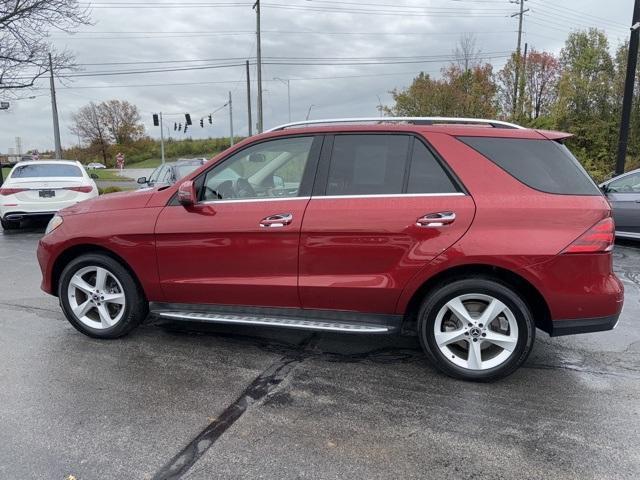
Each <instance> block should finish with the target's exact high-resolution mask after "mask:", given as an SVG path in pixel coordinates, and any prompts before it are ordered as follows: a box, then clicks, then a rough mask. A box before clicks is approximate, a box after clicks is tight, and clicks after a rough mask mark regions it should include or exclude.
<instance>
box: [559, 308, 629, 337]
mask: <svg viewBox="0 0 640 480" xmlns="http://www.w3.org/2000/svg"><path fill="white" fill-rule="evenodd" d="M619 318H620V314H619V313H617V314H615V315H610V316H608V317H596V318H580V319H573V320H553V321H552V322H551V331H550V332H549V335H550V336H552V337H560V336H562V335H575V334H576V333H591V332H603V331H606V330H613V329H614V328H616V325H617V324H618V319H619Z"/></svg>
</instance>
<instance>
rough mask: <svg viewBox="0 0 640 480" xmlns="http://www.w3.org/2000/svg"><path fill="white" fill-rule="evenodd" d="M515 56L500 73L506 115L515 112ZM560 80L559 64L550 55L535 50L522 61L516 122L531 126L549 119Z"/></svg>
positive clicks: (501, 99) (500, 99)
mask: <svg viewBox="0 0 640 480" xmlns="http://www.w3.org/2000/svg"><path fill="white" fill-rule="evenodd" d="M516 61H517V60H516V57H515V54H513V55H512V56H511V58H510V59H509V60H508V61H507V63H506V64H505V66H504V67H503V68H502V70H500V72H498V75H497V77H498V85H499V86H498V103H499V105H500V109H501V111H502V112H503V114H504V116H506V117H510V116H511V115H512V111H513V94H514V81H515V80H514V79H515V75H514V73H515V65H516ZM559 78H560V62H559V60H558V59H557V58H556V57H555V56H554V55H553V54H551V53H549V52H539V51H537V50H535V49H532V50H531V51H530V52H529V53H528V54H527V56H526V58H525V59H524V61H523V72H522V76H521V79H522V87H521V88H522V92H521V95H519V96H518V108H517V113H516V118H515V119H514V120H515V121H520V122H523V123H528V121H530V120H535V119H537V118H539V117H541V116H545V117H548V116H550V115H551V110H552V107H553V105H554V104H555V101H556V97H557V89H558V80H559Z"/></svg>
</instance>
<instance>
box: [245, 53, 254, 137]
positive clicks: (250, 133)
mask: <svg viewBox="0 0 640 480" xmlns="http://www.w3.org/2000/svg"><path fill="white" fill-rule="evenodd" d="M246 66H247V115H248V117H249V136H251V135H252V130H253V126H252V125H251V122H252V120H251V77H250V76H249V60H247V63H246Z"/></svg>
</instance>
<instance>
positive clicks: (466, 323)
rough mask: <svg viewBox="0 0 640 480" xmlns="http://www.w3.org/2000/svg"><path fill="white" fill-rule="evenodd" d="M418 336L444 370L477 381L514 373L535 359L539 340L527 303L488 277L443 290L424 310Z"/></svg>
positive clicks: (455, 375)
mask: <svg viewBox="0 0 640 480" xmlns="http://www.w3.org/2000/svg"><path fill="white" fill-rule="evenodd" d="M418 330H419V336H420V343H421V344H422V347H423V348H424V350H425V352H426V353H427V356H428V357H429V358H430V359H431V361H432V362H433V363H434V365H435V366H436V367H437V368H438V369H439V370H441V371H442V372H444V373H445V374H447V375H449V376H451V377H455V378H460V379H464V380H474V381H490V380H495V379H498V378H502V377H505V376H507V375H509V374H511V373H513V371H515V370H516V369H517V368H518V367H519V366H520V365H521V364H522V363H523V362H524V361H525V360H526V358H527V357H528V356H529V353H530V352H531V348H532V345H533V341H534V338H535V324H534V321H533V318H532V315H531V312H530V310H529V308H528V307H527V304H526V303H525V302H524V300H523V299H522V298H521V297H520V296H519V295H518V294H517V293H516V292H515V291H513V290H512V289H511V288H509V287H507V286H506V285H504V284H502V283H499V282H497V281H495V280H493V279H489V278H485V277H472V278H465V279H460V280H456V281H453V282H452V283H449V284H445V285H441V286H440V287H438V288H437V289H436V290H435V291H433V292H432V294H431V295H430V296H429V297H428V298H427V299H426V300H425V302H424V303H423V305H422V308H421V309H420V314H419V329H418Z"/></svg>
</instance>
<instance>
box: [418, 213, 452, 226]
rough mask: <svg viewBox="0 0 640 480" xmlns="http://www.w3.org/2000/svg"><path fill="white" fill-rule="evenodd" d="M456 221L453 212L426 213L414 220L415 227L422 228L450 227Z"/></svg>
mask: <svg viewBox="0 0 640 480" xmlns="http://www.w3.org/2000/svg"><path fill="white" fill-rule="evenodd" d="M455 219H456V214H455V213H454V212H438V213H428V214H426V215H424V216H422V217H420V218H418V219H417V220H416V225H417V226H418V227H422V228H437V227H444V226H445V225H451V224H452V223H453V222H454V221H455Z"/></svg>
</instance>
